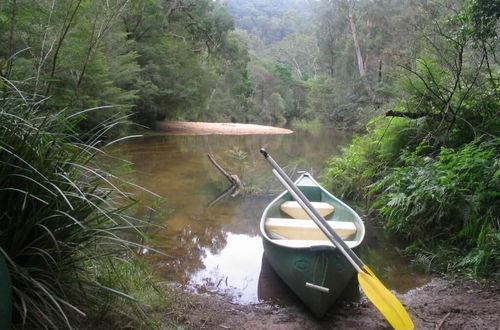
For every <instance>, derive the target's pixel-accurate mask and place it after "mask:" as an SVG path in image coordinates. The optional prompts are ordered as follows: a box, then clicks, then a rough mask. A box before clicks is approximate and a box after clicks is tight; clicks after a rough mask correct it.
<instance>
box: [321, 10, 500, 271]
mask: <svg viewBox="0 0 500 330" xmlns="http://www.w3.org/2000/svg"><path fill="white" fill-rule="evenodd" d="M449 6H450V7H448V8H445V9H443V10H444V12H443V13H441V15H439V16H436V19H435V23H434V24H433V25H431V26H427V27H423V28H422V30H421V31H422V32H421V33H419V34H418V35H419V36H420V45H421V49H420V51H418V52H417V53H416V54H415V55H416V56H415V58H414V62H413V64H412V65H403V66H402V69H403V71H402V74H401V76H400V78H399V79H398V81H397V82H396V85H395V87H397V89H396V90H395V91H396V93H395V94H394V97H393V100H392V101H391V102H390V103H388V104H386V105H385V106H384V107H385V108H386V113H385V117H383V116H379V117H377V119H375V120H373V121H372V123H371V125H370V126H369V129H368V133H367V134H366V135H362V136H358V137H357V138H355V139H354V141H353V144H352V145H351V146H349V147H348V148H346V149H345V151H344V155H343V157H342V158H336V159H332V160H331V162H330V169H329V170H328V173H327V175H326V184H327V185H329V186H330V187H336V189H342V191H343V193H344V194H346V195H349V196H351V197H354V198H364V197H366V198H369V199H370V200H371V201H373V204H371V205H372V207H373V208H374V209H376V210H378V211H379V212H380V215H381V217H382V221H383V223H384V225H385V227H386V228H387V229H388V230H390V231H393V232H395V233H397V234H398V235H400V236H401V237H403V238H404V239H406V241H407V242H408V247H407V249H406V252H407V253H408V254H410V255H412V256H413V257H414V262H415V264H416V265H419V266H421V267H422V268H423V269H426V270H430V271H439V272H446V273H448V272H459V273H465V274H467V275H470V276H474V277H477V276H486V277H488V276H489V277H491V276H492V277H498V276H499V275H500V273H499V269H500V254H499V253H498V251H499V246H500V245H499V244H500V240H499V238H500V225H499V218H498V212H499V209H498V207H499V203H498V202H499V191H500V181H499V180H500V179H499V174H500V167H499V163H498V155H499V152H500V148H499V147H500V145H499V141H500V140H499V138H498V132H499V128H500V121H499V116H498V115H499V109H500V108H499V95H498V91H499V90H498V79H499V75H498V74H499V63H498V60H497V54H496V51H497V50H498V41H497V38H498V36H497V31H498V18H499V15H498V9H499V8H498V5H492V4H491V3H487V2H482V1H468V2H465V3H460V4H456V3H453V2H450V3H449ZM388 109H390V110H388Z"/></svg>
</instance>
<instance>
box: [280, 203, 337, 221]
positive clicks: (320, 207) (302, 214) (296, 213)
mask: <svg viewBox="0 0 500 330" xmlns="http://www.w3.org/2000/svg"><path fill="white" fill-rule="evenodd" d="M311 204H312V205H313V207H314V208H315V209H316V211H318V212H319V214H321V215H322V216H323V217H327V216H329V215H330V214H332V213H333V212H334V211H335V208H334V207H333V206H332V205H330V204H328V203H324V202H311ZM280 209H281V211H283V212H284V213H286V214H288V215H289V216H291V217H292V218H295V219H311V218H310V217H309V215H307V213H306V211H304V209H302V207H301V206H300V205H299V203H297V202H296V201H287V202H284V203H283V204H281V205H280Z"/></svg>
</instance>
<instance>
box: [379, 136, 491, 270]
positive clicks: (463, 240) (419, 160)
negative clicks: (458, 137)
mask: <svg viewBox="0 0 500 330" xmlns="http://www.w3.org/2000/svg"><path fill="white" fill-rule="evenodd" d="M499 151H500V139H498V138H495V139H492V140H489V141H482V140H476V141H474V142H472V143H469V144H466V145H463V146H462V147H460V148H456V149H449V148H442V149H441V151H440V152H439V154H438V156H437V157H436V158H435V159H433V158H431V157H428V156H425V155H424V156H422V155H420V154H419V150H417V151H416V152H408V153H406V154H405V157H404V164H403V166H401V167H397V168H395V169H394V170H393V171H392V172H390V173H389V174H388V175H387V176H386V177H384V178H382V179H381V180H379V181H378V182H377V183H376V184H374V185H373V186H372V189H371V191H372V192H376V193H378V194H379V195H378V197H377V200H376V202H375V205H376V206H378V207H379V209H380V212H381V214H382V215H383V216H384V218H385V220H386V227H387V228H388V229H390V230H392V231H394V232H397V233H400V234H403V235H404V236H405V237H406V238H407V239H409V240H411V241H414V242H416V243H415V244H414V245H413V247H412V251H420V252H421V250H419V248H422V247H426V248H427V249H429V248H430V247H434V248H436V250H438V249H439V247H441V248H442V247H444V246H453V247H454V248H458V253H456V254H455V255H456V256H457V258H459V259H456V260H455V265H454V266H453V267H455V268H457V269H459V268H469V269H472V270H473V272H474V273H475V274H476V275H478V274H481V273H485V272H488V271H492V270H494V269H498V267H499V266H500V264H499V261H500V260H499V258H500V255H499V252H498V251H500V250H499V249H498V246H499V245H500V241H499V240H498V239H499V226H498V223H499V222H498V214H499V212H500V209H499V203H498V201H499V196H500V162H499V160H498V157H497V156H498V154H499ZM420 252H419V253H420Z"/></svg>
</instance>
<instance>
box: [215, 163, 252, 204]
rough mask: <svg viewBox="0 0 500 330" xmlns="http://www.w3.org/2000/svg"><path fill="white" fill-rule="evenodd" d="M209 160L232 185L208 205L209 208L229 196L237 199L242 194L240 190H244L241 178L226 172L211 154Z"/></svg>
mask: <svg viewBox="0 0 500 330" xmlns="http://www.w3.org/2000/svg"><path fill="white" fill-rule="evenodd" d="M208 159H210V161H211V162H212V164H214V166H215V167H216V168H217V169H218V170H219V171H220V172H221V173H222V174H223V175H224V176H225V177H226V179H227V180H228V181H229V182H230V183H231V186H230V187H229V188H228V189H226V191H224V192H223V193H222V194H221V195H219V196H218V197H217V198H216V199H215V200H214V201H212V202H211V203H210V205H208V207H211V206H213V205H214V204H215V203H217V202H218V201H219V200H221V199H222V198H224V197H225V196H227V195H231V197H236V196H237V195H238V194H239V193H240V189H242V188H243V184H242V183H241V180H240V178H239V177H238V176H237V175H236V174H231V173H229V172H228V171H226V170H225V169H224V168H223V167H222V166H220V165H219V164H218V163H217V162H216V161H215V159H214V157H213V156H212V155H211V154H208Z"/></svg>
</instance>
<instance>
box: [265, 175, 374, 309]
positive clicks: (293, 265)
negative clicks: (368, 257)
mask: <svg viewBox="0 0 500 330" xmlns="http://www.w3.org/2000/svg"><path fill="white" fill-rule="evenodd" d="M295 183H296V185H297V186H298V188H299V189H300V190H301V191H302V193H304V195H305V196H306V197H307V198H308V199H309V200H310V201H311V202H313V205H314V207H315V208H316V209H317V210H318V211H319V212H320V214H322V215H323V216H324V218H325V220H327V222H328V224H329V225H330V226H331V227H332V228H333V229H334V230H335V231H336V232H337V234H338V235H339V236H340V237H342V239H343V240H344V242H345V243H346V244H347V245H348V246H349V247H350V248H351V249H354V251H356V248H357V247H359V245H360V244H361V243H362V241H363V238H364V236H365V226H364V224H363V221H362V220H361V219H360V217H359V216H358V214H356V212H354V211H353V210H352V209H351V208H350V207H349V206H347V205H346V204H345V203H343V202H342V201H341V200H339V199H338V198H336V197H335V196H333V195H332V194H330V193H329V192H328V191H326V190H325V189H324V188H323V187H321V186H320V185H319V184H318V183H317V182H316V181H315V180H314V178H313V177H312V176H311V175H310V174H309V173H307V172H305V173H302V175H301V176H300V177H299V179H298V180H297V181H296V182H295ZM260 231H261V234H262V237H263V243H264V255H265V257H266V258H267V260H268V262H269V263H270V265H271V266H272V268H273V269H274V270H275V271H276V273H277V274H278V275H279V276H280V277H281V279H282V280H283V281H284V282H285V283H286V284H287V285H288V287H290V289H292V291H293V292H294V293H295V294H296V295H297V296H298V297H299V298H300V299H301V300H302V301H303V302H304V304H305V305H306V306H307V307H308V308H309V309H310V310H311V311H312V312H313V313H314V314H315V315H316V316H318V317H322V316H323V315H324V314H325V313H326V312H327V311H328V310H329V309H330V308H331V307H332V305H333V304H334V303H335V301H336V300H337V298H338V297H339V296H340V295H341V294H342V292H343V291H344V289H345V288H346V286H347V285H348V284H349V282H350V281H351V279H352V278H353V275H354V274H355V273H356V271H355V269H354V268H353V267H352V266H351V264H349V262H348V261H347V260H346V259H345V257H344V256H343V255H342V254H341V253H340V252H339V251H337V249H336V248H335V247H334V245H333V243H331V242H330V241H329V240H328V239H327V238H326V236H324V234H323V233H322V232H321V231H320V229H319V228H317V226H316V224H315V223H314V222H313V221H312V220H310V219H309V217H308V216H307V215H306V214H304V213H303V211H302V210H301V208H300V206H299V205H298V204H297V203H296V202H295V201H293V199H292V197H291V196H290V194H289V193H288V192H287V191H285V192H283V193H281V194H280V195H279V196H278V197H276V198H275V199H274V200H273V201H272V202H271V203H270V204H269V205H268V206H267V207H266V209H265V210H264V213H263V214H262V218H261V221H260Z"/></svg>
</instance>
